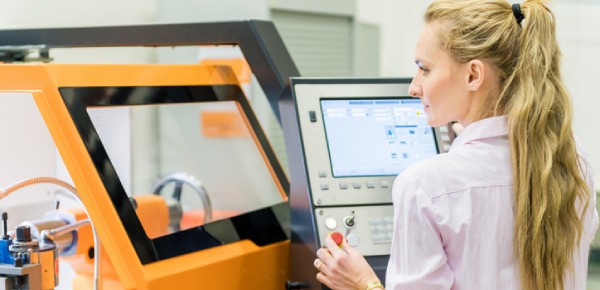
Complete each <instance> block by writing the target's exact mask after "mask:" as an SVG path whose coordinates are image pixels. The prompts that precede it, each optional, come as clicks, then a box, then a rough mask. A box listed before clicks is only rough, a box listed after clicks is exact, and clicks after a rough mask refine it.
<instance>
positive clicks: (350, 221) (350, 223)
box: [344, 216, 356, 229]
mask: <svg viewBox="0 0 600 290" xmlns="http://www.w3.org/2000/svg"><path fill="white" fill-rule="evenodd" d="M355 226H356V223H355V222H354V216H347V217H345V218H344V227H346V228H347V229H353V228H354V227H355Z"/></svg>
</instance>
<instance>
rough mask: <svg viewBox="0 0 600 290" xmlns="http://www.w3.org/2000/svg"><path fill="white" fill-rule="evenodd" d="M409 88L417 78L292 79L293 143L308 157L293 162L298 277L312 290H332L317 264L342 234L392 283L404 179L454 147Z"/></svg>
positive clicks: (290, 129)
mask: <svg viewBox="0 0 600 290" xmlns="http://www.w3.org/2000/svg"><path fill="white" fill-rule="evenodd" d="M409 85H410V80H409V79H323V78H321V79H317V78H292V93H293V96H294V98H293V101H294V108H295V112H294V113H295V117H296V118H297V119H295V120H292V121H290V123H294V124H297V127H288V130H287V134H288V136H289V137H290V138H287V137H286V139H287V140H286V141H287V142H288V143H289V144H291V145H292V146H290V148H297V149H296V150H300V154H298V155H297V156H301V157H302V158H301V159H300V158H297V159H296V158H291V159H290V160H292V162H293V164H292V163H290V164H291V166H290V167H291V168H292V169H295V170H296V171H295V173H294V172H293V173H292V190H291V197H290V201H291V205H292V216H291V222H292V231H293V233H292V249H293V250H292V253H291V265H292V278H293V279H294V280H295V281H305V282H308V284H309V285H311V286H310V287H309V288H310V289H311V290H316V289H327V288H326V287H324V286H322V285H321V284H320V283H318V281H315V278H314V277H315V273H314V270H312V268H314V267H311V265H312V263H313V261H314V259H315V253H316V251H317V249H318V248H320V247H322V246H323V245H324V244H325V239H326V238H327V236H328V235H330V234H332V233H334V232H338V233H340V234H341V235H342V236H343V238H344V239H345V240H346V242H347V243H348V244H349V245H350V246H352V247H353V248H354V249H356V250H357V251H358V252H359V253H361V254H362V255H363V256H364V257H365V259H366V260H367V262H368V263H369V264H370V265H371V267H373V269H374V271H375V273H376V274H377V275H378V277H379V278H380V279H381V280H382V281H384V280H385V271H386V267H387V263H388V260H389V254H390V249H391V245H392V240H393V236H394V209H393V205H392V188H393V185H394V182H395V180H396V176H398V175H399V174H400V173H402V172H403V171H404V170H405V169H406V168H408V167H410V166H411V165H413V164H415V163H416V162H419V161H420V160H423V159H425V158H429V157H431V156H434V155H436V154H438V153H439V152H440V149H442V150H444V151H446V150H447V148H445V145H446V144H445V143H444V141H445V142H446V143H448V144H450V143H451V139H449V138H448V136H446V137H444V136H443V135H444V134H446V135H447V133H448V130H445V131H444V132H441V133H442V134H440V131H439V130H434V129H433V128H431V127H430V126H429V125H428V124H427V115H426V112H425V110H424V107H423V105H422V104H421V100H420V99H417V98H412V97H410V96H408V87H409ZM295 130H297V131H295ZM293 133H294V134H296V135H292V134H293ZM298 135H299V136H300V138H298V137H297V136H298ZM296 142H298V143H296ZM294 156H295V155H294V154H292V157H294ZM292 171H293V170H292ZM294 174H296V175H294Z"/></svg>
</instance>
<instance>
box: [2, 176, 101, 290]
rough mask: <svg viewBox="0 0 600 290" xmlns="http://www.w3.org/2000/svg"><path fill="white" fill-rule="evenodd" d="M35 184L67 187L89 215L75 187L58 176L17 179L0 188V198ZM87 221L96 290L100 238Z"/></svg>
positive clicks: (98, 275) (98, 285) (98, 286)
mask: <svg viewBox="0 0 600 290" xmlns="http://www.w3.org/2000/svg"><path fill="white" fill-rule="evenodd" d="M35 184H54V185H58V186H60V187H63V188H65V189H67V190H68V191H69V195H70V196H71V197H72V198H73V199H75V200H76V201H77V202H79V204H80V205H81V207H82V208H83V210H84V211H85V214H86V215H87V216H88V218H89V217H90V214H89V213H88V211H87V208H86V207H85V205H84V204H83V202H82V201H81V198H79V194H78V193H77V189H75V187H73V186H72V185H70V184H68V183H66V182H64V181H62V180H60V179H58V178H54V177H34V178H30V179H27V180H23V181H19V182H16V183H14V184H11V185H9V186H7V187H5V188H3V189H2V190H0V199H3V198H5V197H7V196H8V195H10V194H11V193H13V192H15V191H17V190H19V189H22V188H25V187H28V186H31V185H35ZM89 222H90V225H91V226H92V234H93V237H94V290H98V289H101V287H102V284H101V280H100V254H101V253H100V238H99V237H98V235H97V234H96V227H94V223H93V222H92V221H91V220H89Z"/></svg>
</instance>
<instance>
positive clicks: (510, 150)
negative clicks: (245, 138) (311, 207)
mask: <svg viewBox="0 0 600 290" xmlns="http://www.w3.org/2000/svg"><path fill="white" fill-rule="evenodd" d="M425 22H426V25H425V27H424V28H423V30H422V32H421V34H420V36H419V40H418V42H417V49H416V51H417V52H416V63H417V66H418V68H419V71H418V73H417V74H416V75H415V77H414V79H413V82H412V84H411V87H410V89H409V94H410V95H412V96H414V97H417V98H420V99H421V102H422V103H423V105H424V106H425V111H426V112H427V113H428V116H427V121H428V123H429V124H430V125H431V126H440V125H443V124H447V123H448V122H450V121H458V122H460V123H461V124H463V125H464V126H465V129H464V131H463V132H462V133H461V134H460V135H459V136H458V138H457V139H456V140H455V141H454V143H453V144H452V148H451V149H450V152H449V153H447V154H440V155H438V156H435V157H433V158H430V159H428V160H424V161H422V162H420V163H418V164H416V165H414V166H413V167H411V168H409V169H407V170H406V171H404V172H403V173H402V174H400V175H399V176H398V178H397V179H396V181H395V183H394V188H393V190H392V196H393V202H394V211H395V213H394V236H393V237H394V238H393V242H392V245H391V255H390V262H389V265H388V269H387V276H386V284H387V288H388V290H390V289H419V290H422V289H526V290H538V289H551V290H555V289H585V284H586V274H587V260H588V252H589V248H590V243H591V240H592V239H593V237H594V234H595V232H596V229H597V227H598V215H597V212H596V209H595V207H594V205H595V195H594V194H592V189H593V188H594V187H593V184H592V177H591V172H590V171H591V169H590V167H589V166H588V164H587V162H586V161H585V159H584V158H583V157H582V156H581V155H580V154H581V150H580V149H578V147H577V145H576V142H575V140H574V137H573V132H572V129H571V119H572V109H571V104H570V97H569V95H568V93H567V91H566V89H565V87H564V84H563V82H562V80H561V76H560V63H559V62H560V50H559V47H558V45H557V41H556V36H555V23H554V15H553V14H552V12H551V11H550V10H549V9H548V7H547V6H546V5H545V4H544V3H543V1H531V0H530V1H525V2H524V3H523V4H521V5H520V4H514V5H512V6H511V5H510V4H508V3H507V2H505V1H504V0H486V1H481V0H447V1H435V2H434V3H433V4H431V6H429V8H428V9H427V12H426V13H425ZM326 245H327V246H326V247H325V248H323V249H320V250H319V251H318V252H317V256H318V259H316V260H315V267H317V269H318V270H319V273H318V274H317V279H318V280H319V281H320V282H322V283H324V284H325V285H327V286H329V287H330V288H332V289H359V290H363V289H369V290H372V289H383V285H382V284H380V283H379V280H378V278H377V276H376V275H375V274H374V272H373V270H371V268H370V267H369V265H368V264H367V263H366V262H365V260H364V259H363V258H362V256H360V254H358V253H357V252H356V251H355V250H353V249H352V248H351V247H350V246H348V245H347V244H346V243H343V244H342V246H341V248H340V247H338V246H337V245H335V243H333V241H332V240H331V238H327V240H326Z"/></svg>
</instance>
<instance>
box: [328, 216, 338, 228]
mask: <svg viewBox="0 0 600 290" xmlns="http://www.w3.org/2000/svg"><path fill="white" fill-rule="evenodd" d="M325 227H326V228H327V229H328V230H330V231H333V230H335V229H336V228H337V221H336V220H335V218H332V217H328V218H326V219H325Z"/></svg>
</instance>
